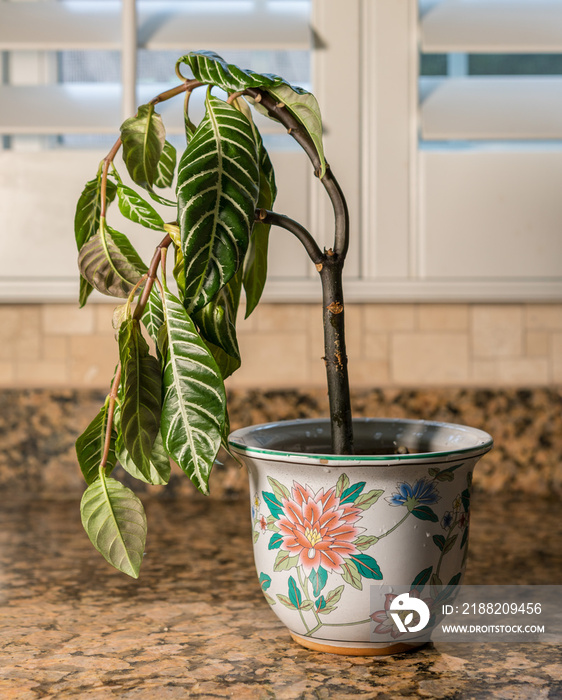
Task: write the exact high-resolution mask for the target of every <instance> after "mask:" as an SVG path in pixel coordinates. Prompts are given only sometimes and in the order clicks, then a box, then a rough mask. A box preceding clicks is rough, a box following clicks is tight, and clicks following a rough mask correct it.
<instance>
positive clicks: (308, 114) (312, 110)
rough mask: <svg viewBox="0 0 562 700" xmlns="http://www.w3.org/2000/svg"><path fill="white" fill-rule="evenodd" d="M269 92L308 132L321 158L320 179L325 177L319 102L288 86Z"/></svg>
mask: <svg viewBox="0 0 562 700" xmlns="http://www.w3.org/2000/svg"><path fill="white" fill-rule="evenodd" d="M267 91H268V92H269V93H270V94H271V95H273V97H275V99H276V100H277V101H278V102H281V103H282V104H284V105H285V107H286V108H287V109H288V110H289V112H291V114H292V115H293V116H294V117H295V119H296V120H297V121H298V122H300V123H301V124H302V125H303V127H304V128H305V130H306V131H307V133H308V135H309V136H310V138H311V139H312V142H313V143H314V145H315V146H316V151H317V152H318V156H319V158H320V163H321V166H320V177H321V178H322V177H324V175H325V174H326V158H325V157H324V145H323V143H322V116H321V114H320V107H319V106H318V101H317V100H316V98H315V97H314V95H312V94H311V93H310V92H307V91H306V90H303V89H302V88H295V87H293V86H291V85H287V84H281V85H274V86H272V87H268V88H267Z"/></svg>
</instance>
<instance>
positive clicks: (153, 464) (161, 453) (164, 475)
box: [115, 432, 171, 486]
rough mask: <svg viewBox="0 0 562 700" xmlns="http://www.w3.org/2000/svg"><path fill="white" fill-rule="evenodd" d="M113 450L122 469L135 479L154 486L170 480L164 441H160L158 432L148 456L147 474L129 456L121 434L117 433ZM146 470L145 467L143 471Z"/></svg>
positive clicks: (160, 437)
mask: <svg viewBox="0 0 562 700" xmlns="http://www.w3.org/2000/svg"><path fill="white" fill-rule="evenodd" d="M115 451H116V454H117V459H118V460H119V463H120V464H121V466H122V467H123V469H124V470H125V471H126V472H128V473H129V474H130V475H131V476H132V477H134V478H135V479H139V480H140V481H144V482H145V483H147V484H152V485H154V486H159V485H162V484H167V483H168V481H170V472H171V469H170V458H169V457H168V454H167V453H166V450H165V449H164V443H163V441H162V436H161V435H160V432H159V433H158V435H157V436H156V440H155V441H154V445H153V446H152V452H151V453H150V458H149V459H148V474H147V475H145V474H143V472H141V471H140V469H138V467H137V465H136V464H135V463H134V461H133V460H132V458H131V455H130V454H129V453H128V452H127V450H126V449H125V445H124V444H123V436H122V435H118V437H117V441H116V444H115ZM146 471H147V470H146V469H145V472H146Z"/></svg>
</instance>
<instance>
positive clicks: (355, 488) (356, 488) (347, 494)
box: [340, 481, 365, 504]
mask: <svg viewBox="0 0 562 700" xmlns="http://www.w3.org/2000/svg"><path fill="white" fill-rule="evenodd" d="M364 488H365V482H364V481H359V482H357V483H356V484H353V485H352V486H350V487H349V488H347V489H345V491H343V493H342V495H341V496H340V504H341V503H355V499H356V498H357V497H358V496H359V494H360V493H361V492H362V491H363V489H364Z"/></svg>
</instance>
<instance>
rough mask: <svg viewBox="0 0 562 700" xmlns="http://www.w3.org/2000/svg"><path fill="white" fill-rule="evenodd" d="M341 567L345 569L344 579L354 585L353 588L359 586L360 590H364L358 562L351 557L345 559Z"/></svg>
mask: <svg viewBox="0 0 562 700" xmlns="http://www.w3.org/2000/svg"><path fill="white" fill-rule="evenodd" d="M341 567H342V569H343V574H342V575H341V577H342V578H343V580H344V581H345V582H346V583H349V584H350V585H352V586H353V588H357V590H359V591H361V590H363V583H362V581H361V574H360V573H359V569H358V568H357V565H356V563H355V562H354V561H352V560H351V559H345V560H344V561H343V563H342V565H341Z"/></svg>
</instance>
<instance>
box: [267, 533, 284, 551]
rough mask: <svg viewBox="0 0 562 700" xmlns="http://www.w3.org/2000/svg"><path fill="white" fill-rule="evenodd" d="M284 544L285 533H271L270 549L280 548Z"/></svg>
mask: <svg viewBox="0 0 562 700" xmlns="http://www.w3.org/2000/svg"><path fill="white" fill-rule="evenodd" d="M282 544H283V535H279V534H278V533H276V534H273V535H271V539H270V540H269V543H268V545H267V548H268V549H279V547H280V546H281V545H282Z"/></svg>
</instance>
